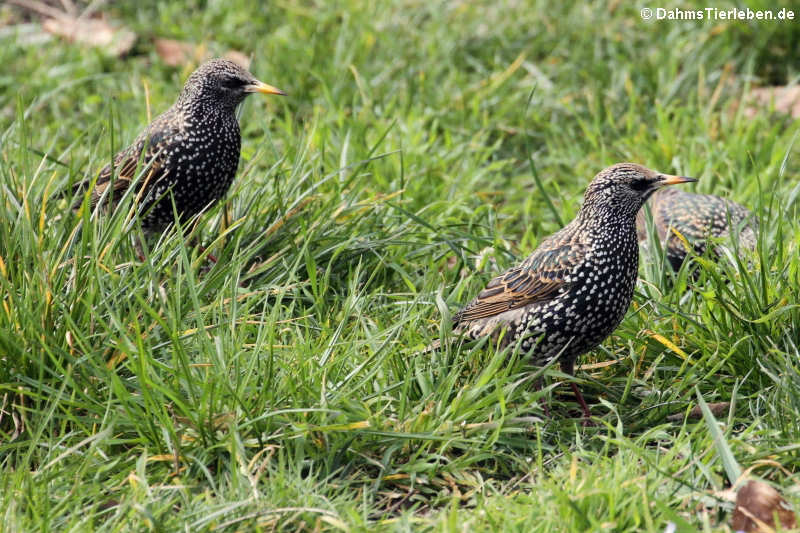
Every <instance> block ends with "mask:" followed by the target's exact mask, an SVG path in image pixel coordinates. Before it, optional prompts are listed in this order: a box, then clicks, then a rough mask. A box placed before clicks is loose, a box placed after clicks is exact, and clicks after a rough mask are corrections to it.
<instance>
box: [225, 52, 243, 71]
mask: <svg viewBox="0 0 800 533" xmlns="http://www.w3.org/2000/svg"><path fill="white" fill-rule="evenodd" d="M223 57H224V58H225V59H228V60H230V61H233V62H234V63H236V64H237V65H239V66H240V67H242V68H244V69H249V68H250V57H248V56H247V55H245V54H244V53H242V52H240V51H238V50H228V51H227V52H225V55H224V56H223Z"/></svg>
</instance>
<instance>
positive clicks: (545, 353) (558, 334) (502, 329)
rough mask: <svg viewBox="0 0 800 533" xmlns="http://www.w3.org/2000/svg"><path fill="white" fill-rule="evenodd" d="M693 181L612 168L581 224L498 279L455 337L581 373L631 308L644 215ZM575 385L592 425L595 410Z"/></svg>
mask: <svg viewBox="0 0 800 533" xmlns="http://www.w3.org/2000/svg"><path fill="white" fill-rule="evenodd" d="M689 181H696V180H694V179H693V178H685V177H681V176H670V175H666V174H661V173H659V172H655V171H653V170H650V169H648V168H645V167H643V166H641V165H636V164H633V163H619V164H617V165H613V166H611V167H608V168H606V169H605V170H603V171H602V172H600V173H599V174H597V176H595V178H594V179H593V180H592V182H591V183H590V184H589V187H588V188H587V189H586V193H585V194H584V202H583V206H582V207H581V209H580V211H579V212H578V215H577V216H576V217H575V219H574V220H573V221H572V222H570V223H569V224H567V225H566V226H565V227H564V228H562V229H561V230H560V231H558V232H556V233H554V234H553V235H551V236H550V237H547V238H546V239H544V240H543V241H542V242H541V244H540V245H539V247H538V248H536V250H534V252H533V253H532V254H531V255H530V256H529V257H528V258H527V259H525V260H524V261H523V262H522V263H520V264H519V265H517V266H515V267H512V268H510V269H508V270H506V271H505V272H503V273H502V274H500V275H499V276H497V277H495V278H494V279H493V280H491V281H490V282H489V284H488V285H487V286H486V288H485V289H484V290H483V291H481V293H480V294H478V296H477V297H476V298H475V299H474V300H473V301H472V302H470V303H469V304H468V305H467V306H466V307H464V308H463V309H462V310H461V311H459V312H458V313H456V314H455V316H454V318H453V321H454V332H455V333H456V334H458V335H462V334H463V335H464V336H465V337H468V338H471V339H478V338H480V337H484V336H488V335H490V336H492V338H494V339H495V340H496V339H498V337H499V336H500V335H501V334H502V337H501V346H508V345H514V344H515V343H517V342H519V343H520V348H521V350H522V352H523V353H527V355H528V356H529V357H530V360H531V362H532V363H533V364H535V365H545V364H547V363H548V362H549V361H551V360H552V359H553V358H555V357H558V361H559V363H560V365H561V368H562V370H563V371H564V372H565V373H567V374H573V371H574V364H575V360H576V359H577V357H578V356H579V355H581V354H583V353H585V352H587V351H589V350H591V349H592V348H594V347H595V346H597V345H598V344H600V343H601V342H602V341H603V339H605V338H606V337H607V336H608V335H610V334H611V332H612V331H614V329H615V328H616V327H617V326H618V325H619V323H620V322H621V321H622V318H623V316H624V315H625V312H626V311H627V309H628V306H629V305H630V303H631V299H632V297H633V288H634V285H635V283H636V275H637V270H638V266H639V245H638V241H637V239H636V223H635V221H636V213H637V212H638V211H639V208H640V207H641V206H642V204H643V203H644V202H645V200H647V198H648V197H649V196H650V195H651V194H652V193H653V192H654V191H655V190H656V189H658V188H659V187H663V186H665V185H672V184H676V183H685V182H689ZM571 385H572V389H573V391H574V393H575V396H576V399H577V400H578V402H579V403H580V405H581V407H582V408H583V412H584V415H585V416H586V420H587V421H588V418H589V416H590V413H589V408H588V406H587V405H586V402H585V401H584V399H583V396H582V395H581V393H580V391H579V390H578V388H577V386H576V385H575V383H572V384H571Z"/></svg>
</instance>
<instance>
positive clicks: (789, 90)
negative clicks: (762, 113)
mask: <svg viewBox="0 0 800 533" xmlns="http://www.w3.org/2000/svg"><path fill="white" fill-rule="evenodd" d="M773 102H774V103H775V111H777V112H779V113H787V114H789V115H791V116H792V118H800V85H794V86H776V87H758V88H756V89H753V90H751V91H750V95H749V99H748V106H747V107H746V108H745V110H744V114H745V116H747V117H748V118H752V117H754V116H755V115H756V114H757V113H758V111H759V110H761V109H764V108H766V109H770V108H771V106H772V105H773Z"/></svg>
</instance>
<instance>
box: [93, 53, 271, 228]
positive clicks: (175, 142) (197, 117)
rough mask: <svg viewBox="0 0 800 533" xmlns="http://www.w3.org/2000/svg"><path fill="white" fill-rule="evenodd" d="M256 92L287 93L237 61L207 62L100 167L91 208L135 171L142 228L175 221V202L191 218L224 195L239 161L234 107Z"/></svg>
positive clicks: (118, 193) (115, 196)
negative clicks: (139, 174) (171, 101)
mask: <svg viewBox="0 0 800 533" xmlns="http://www.w3.org/2000/svg"><path fill="white" fill-rule="evenodd" d="M251 92H262V93H266V94H283V93H282V92H281V91H279V90H277V89H275V88H274V87H271V86H269V85H266V84H264V83H262V82H260V81H258V80H257V79H256V78H255V77H253V75H252V74H250V73H249V72H248V71H247V70H245V69H244V68H242V67H240V66H239V65H237V64H236V63H233V62H232V61H228V60H225V59H215V60H212V61H208V62H206V63H204V64H203V65H201V66H200V67H199V68H198V69H197V70H195V71H194V72H193V73H192V75H191V76H190V77H189V79H188V80H187V81H186V84H185V85H184V87H183V90H182V91H181V93H180V95H179V96H178V99H177V101H176V102H175V103H174V104H173V105H172V107H170V108H169V109H168V110H167V111H165V112H164V113H162V114H161V115H159V116H158V117H157V118H156V119H155V120H153V122H152V123H151V124H150V125H149V126H147V128H146V129H145V130H144V131H143V132H142V133H141V134H140V135H139V136H138V137H137V138H136V140H134V142H133V143H132V144H131V145H130V146H129V147H128V148H126V149H125V150H122V151H121V152H119V153H118V154H117V155H116V156H115V157H114V163H113V166H112V165H108V166H106V167H105V168H104V169H103V170H102V171H101V172H100V175H99V177H98V179H97V182H96V184H95V187H94V189H93V190H92V194H91V201H90V204H91V206H92V207H94V206H95V205H97V203H98V202H99V201H100V200H101V199H102V198H104V197H105V198H108V200H110V201H111V202H112V203H113V202H115V201H118V200H119V198H121V197H122V194H123V193H124V191H125V190H127V189H128V188H129V187H130V186H131V184H132V183H133V182H134V178H135V176H136V172H137V169H144V170H145V171H144V175H143V176H142V178H141V179H140V180H139V181H138V182H137V183H138V184H137V190H136V192H137V195H138V196H139V197H140V202H139V205H138V208H139V211H140V213H141V222H142V227H143V228H144V229H147V230H157V229H160V228H162V227H164V226H166V225H168V224H169V223H171V222H172V221H173V220H174V218H175V217H174V213H173V201H174V203H175V209H176V210H177V213H178V216H179V217H180V218H181V219H187V218H189V217H191V216H193V215H195V214H197V213H199V212H200V211H202V210H204V209H206V208H207V207H208V206H210V205H211V204H213V203H214V202H216V201H217V200H219V199H220V198H222V197H223V196H224V195H225V193H226V192H227V191H228V189H229V188H230V186H231V183H233V178H234V176H235V175H236V169H237V167H238V165H239V154H240V151H241V135H240V133H239V122H238V120H237V118H236V107H237V106H238V105H239V104H240V103H241V102H242V101H243V100H244V99H245V97H246V96H247V95H248V94H250V93H251ZM140 163H141V164H140ZM85 185H86V184H85V183H82V184H79V185H78V187H84V186H85ZM109 187H111V188H112V190H108V188H109ZM109 196H110V197H109Z"/></svg>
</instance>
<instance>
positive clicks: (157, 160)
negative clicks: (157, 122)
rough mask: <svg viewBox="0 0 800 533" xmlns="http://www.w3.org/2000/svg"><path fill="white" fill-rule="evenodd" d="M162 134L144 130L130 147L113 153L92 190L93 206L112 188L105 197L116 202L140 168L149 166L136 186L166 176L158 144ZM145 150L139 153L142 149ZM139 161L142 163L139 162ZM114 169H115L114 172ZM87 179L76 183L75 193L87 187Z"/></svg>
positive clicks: (75, 206)
mask: <svg viewBox="0 0 800 533" xmlns="http://www.w3.org/2000/svg"><path fill="white" fill-rule="evenodd" d="M163 138H164V135H163V134H155V133H154V134H152V135H150V132H149V131H145V132H144V133H143V134H142V135H140V136H139V137H138V138H137V139H136V140H135V141H134V142H133V144H132V145H131V146H129V147H128V148H126V149H125V150H122V151H120V152H119V153H117V155H115V156H114V162H113V164H108V165H106V166H105V167H103V169H102V170H101V171H100V173H99V175H98V176H97V181H96V182H95V185H94V189H92V194H91V198H90V199H89V205H90V206H91V208H92V209H94V208H95V207H96V206H97V204H98V202H100V200H101V199H102V198H103V195H104V194H106V191H107V190H108V188H109V187H111V188H112V189H111V191H110V193H111V194H110V195H109V196H108V197H107V198H108V199H110V200H111V201H112V202H116V201H118V200H119V199H120V198H122V195H123V194H124V193H125V191H127V190H128V189H129V188H130V186H131V184H132V183H133V181H134V178H135V177H136V171H137V169H139V168H145V167H148V170H147V175H146V176H144V177H143V178H142V180H141V181H140V182H139V184H138V186H137V189H142V188H143V187H146V185H147V184H148V183H155V182H156V181H158V180H159V179H161V178H162V177H164V175H165V168H164V156H163V150H162V148H163V146H161V145H162V144H163V143H162V140H163ZM143 151H144V152H145V153H144V154H142V152H143ZM140 163H141V165H140ZM115 171H116V172H115ZM88 185H89V182H88V181H83V182H80V183H78V184H76V185H75V187H74V192H77V191H79V190H82V189H86V187H88ZM82 201H83V199H82V198H79V199H78V200H77V201H76V203H75V205H74V206H73V208H75V209H77V208H78V207H80V204H81V202H82Z"/></svg>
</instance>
